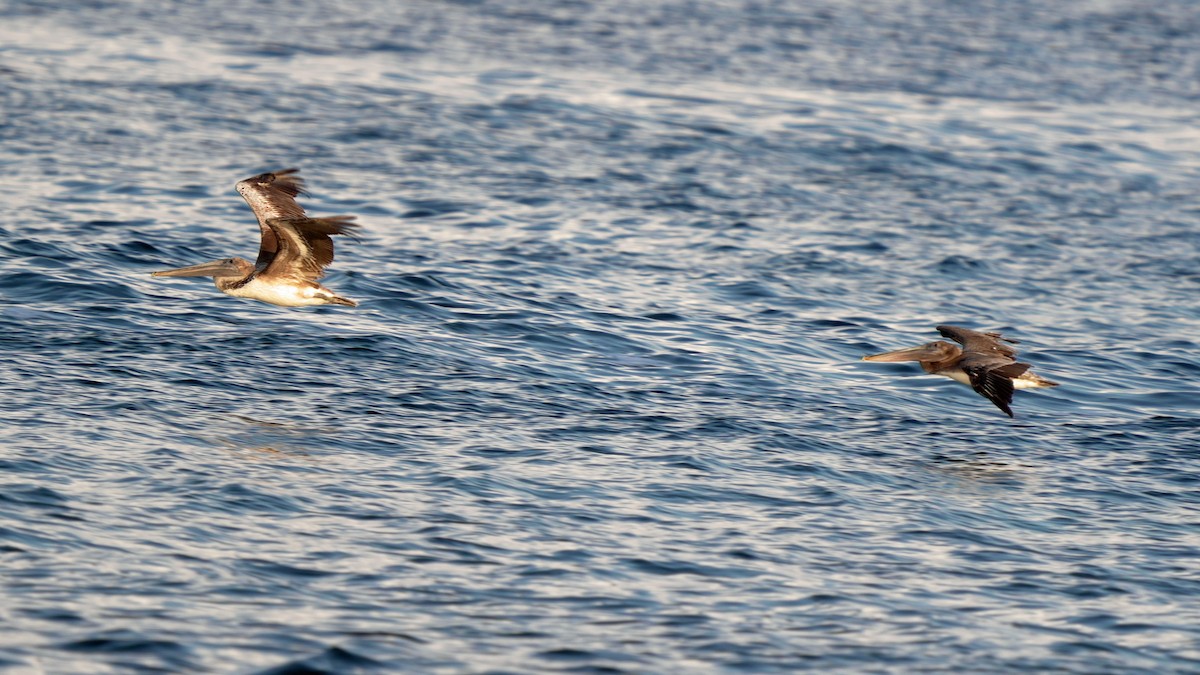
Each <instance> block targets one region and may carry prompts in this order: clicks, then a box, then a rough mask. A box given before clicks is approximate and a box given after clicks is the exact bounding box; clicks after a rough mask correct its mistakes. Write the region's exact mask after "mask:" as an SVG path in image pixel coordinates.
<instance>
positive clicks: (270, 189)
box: [237, 169, 305, 269]
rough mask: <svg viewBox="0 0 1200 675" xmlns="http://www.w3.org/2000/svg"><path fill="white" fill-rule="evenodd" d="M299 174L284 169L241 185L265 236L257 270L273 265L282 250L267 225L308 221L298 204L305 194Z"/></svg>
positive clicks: (248, 180)
mask: <svg viewBox="0 0 1200 675" xmlns="http://www.w3.org/2000/svg"><path fill="white" fill-rule="evenodd" d="M298 173H300V170H299V169H283V170H282V171H276V172H274V173H263V174H259V175H257V176H254V177H252V178H247V179H246V180H243V181H238V184H237V191H238V192H239V193H240V194H241V195H242V199H245V200H246V203H247V204H249V205H250V208H251V209H252V210H253V211H254V215H255V216H257V217H258V228H259V230H260V231H261V233H262V242H261V243H260V244H259V247H258V259H257V260H255V261H254V266H255V267H258V268H260V269H261V268H262V267H263V266H264V265H267V264H268V263H270V262H271V259H272V258H274V257H275V253H276V252H277V251H278V250H279V241H278V239H277V237H276V235H275V232H274V231H273V230H272V229H271V227H270V226H269V225H268V224H267V221H268V220H270V219H272V218H302V217H304V209H303V208H302V207H301V206H300V204H298V203H297V202H296V197H297V196H299V195H302V194H305V192H304V179H303V178H301V177H300V176H298V175H297V174H298Z"/></svg>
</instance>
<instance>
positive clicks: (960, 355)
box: [863, 326, 1058, 417]
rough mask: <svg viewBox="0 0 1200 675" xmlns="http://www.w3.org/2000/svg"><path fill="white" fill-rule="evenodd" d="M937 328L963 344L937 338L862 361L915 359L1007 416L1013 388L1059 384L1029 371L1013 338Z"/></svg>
mask: <svg viewBox="0 0 1200 675" xmlns="http://www.w3.org/2000/svg"><path fill="white" fill-rule="evenodd" d="M937 331H938V332H939V333H941V334H942V337H948V338H950V339H951V340H954V341H955V342H957V343H958V345H962V346H961V347H959V346H958V345H952V344H950V343H949V342H944V341H942V340H936V341H934V342H929V343H926V344H923V345H920V346H919V347H909V348H906V349H897V350H895V351H891V352H884V353H882V354H872V355H871V356H864V357H863V361H916V362H918V363H920V364H921V368H922V369H923V370H924V371H925V372H927V373H931V374H933V375H945V376H946V377H949V378H951V379H953V380H954V381H956V382H961V383H963V384H965V385H968V386H970V387H971V388H972V389H974V390H975V392H976V393H978V394H979V395H980V396H982V397H984V398H986V399H987V400H989V401H991V402H992V403H995V404H996V407H997V408H999V409H1001V410H1003V411H1004V412H1005V413H1006V414H1007V415H1008V416H1009V417H1014V415H1013V411H1012V408H1011V407H1010V406H1011V405H1012V398H1013V390H1015V389H1037V388H1041V387H1057V386H1058V383H1057V382H1051V381H1050V380H1047V379H1046V378H1044V377H1039V376H1037V375H1034V374H1033V373H1031V372H1029V364H1028V363H1020V362H1018V361H1017V360H1016V355H1017V350H1016V349H1014V348H1013V347H1010V346H1009V344H1017V341H1016V340H1010V339H1009V338H1006V337H1003V336H1002V335H1000V334H999V333H980V332H979V331H974V330H970V329H967V328H959V327H958V326H938V327H937ZM1005 343H1009V344H1005Z"/></svg>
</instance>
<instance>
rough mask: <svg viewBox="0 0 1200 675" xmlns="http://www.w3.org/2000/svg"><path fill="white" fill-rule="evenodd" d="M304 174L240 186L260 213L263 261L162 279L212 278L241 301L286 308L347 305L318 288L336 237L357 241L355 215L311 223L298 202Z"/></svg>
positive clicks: (229, 261)
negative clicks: (340, 236) (355, 238)
mask: <svg viewBox="0 0 1200 675" xmlns="http://www.w3.org/2000/svg"><path fill="white" fill-rule="evenodd" d="M297 173H299V170H298V169H284V170H282V171H276V172H274V173H264V174H259V175H257V176H254V177H253V178H247V179H246V180H243V181H239V182H238V184H237V191H238V192H239V193H241V195H242V198H243V199H245V200H246V203H247V204H249V205H250V208H251V209H253V210H254V215H255V216H257V217H258V227H259V229H260V230H261V232H262V241H261V243H260V244H259V247H258V258H257V259H256V260H255V261H254V263H251V262H250V261H249V260H243V259H242V258H223V259H221V260H213V261H211V262H206V263H200V264H199V265H192V266H191V267H180V268H178V269H173V270H166V271H163V272H155V273H154V274H153V276H156V277H212V278H213V281H214V282H215V283H216V285H217V288H218V289H219V290H220V291H221V292H222V293H226V294H228V295H232V296H234V297H237V298H251V299H254V300H261V301H263V302H268V303H271V304H272V305H281V306H283V307H310V306H313V305H346V306H347V307H356V306H358V303H357V302H355V301H353V300H350V299H349V298H343V297H341V296H339V295H338V294H336V293H334V292H333V291H331V290H329V289H328V288H326V287H324V286H322V285H321V284H319V283H317V279H320V278H321V277H322V276H324V274H325V267H326V266H328V265H329V263H331V262H333V240H332V239H330V237H331V236H333V235H338V234H341V235H347V236H350V237H354V232H355V230H356V229H357V227H358V226H357V225H356V224H354V223H352V222H350V221H352V220H354V216H331V217H328V218H309V217H307V216H305V215H304V209H303V208H301V207H300V205H299V204H298V203H296V197H297V196H298V195H302V194H305V192H304V179H303V178H301V177H300V176H298V175H296V174H297Z"/></svg>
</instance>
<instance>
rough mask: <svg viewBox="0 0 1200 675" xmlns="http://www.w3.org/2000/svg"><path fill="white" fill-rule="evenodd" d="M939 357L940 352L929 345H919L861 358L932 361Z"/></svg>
mask: <svg viewBox="0 0 1200 675" xmlns="http://www.w3.org/2000/svg"><path fill="white" fill-rule="evenodd" d="M940 356H941V351H940V350H938V349H936V348H932V347H930V346H929V345H921V346H919V347H908V348H906V349H897V350H895V351H891V352H884V353H882V354H871V355H870V356H864V357H862V360H863V361H885V362H889V363H890V362H893V361H933V360H936V359H937V358H938V357H940Z"/></svg>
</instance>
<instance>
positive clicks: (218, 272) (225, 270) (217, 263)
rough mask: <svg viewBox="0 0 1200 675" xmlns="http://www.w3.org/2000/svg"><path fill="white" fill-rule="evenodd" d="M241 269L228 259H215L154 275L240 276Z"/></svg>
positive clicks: (154, 275) (154, 274)
mask: <svg viewBox="0 0 1200 675" xmlns="http://www.w3.org/2000/svg"><path fill="white" fill-rule="evenodd" d="M240 274H241V270H239V269H238V266H237V265H234V264H233V263H231V262H230V261H228V260H213V261H211V262H206V263H200V264H199V265H192V266H191V267H180V268H177V269H173V270H163V271H161V272H154V273H153V274H151V275H150V276H153V277H232V276H240Z"/></svg>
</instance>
